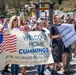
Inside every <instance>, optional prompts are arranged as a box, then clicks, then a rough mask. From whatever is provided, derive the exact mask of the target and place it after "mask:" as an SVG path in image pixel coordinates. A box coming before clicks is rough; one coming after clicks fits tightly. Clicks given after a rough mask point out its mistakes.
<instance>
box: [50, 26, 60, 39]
mask: <svg viewBox="0 0 76 75" xmlns="http://www.w3.org/2000/svg"><path fill="white" fill-rule="evenodd" d="M54 32H55V29H54V26H53V25H52V26H51V28H50V38H51V39H57V38H61V35H60V34H58V35H54Z"/></svg>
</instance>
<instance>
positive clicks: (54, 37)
mask: <svg viewBox="0 0 76 75" xmlns="http://www.w3.org/2000/svg"><path fill="white" fill-rule="evenodd" d="M51 38H52V39H57V38H61V35H55V36H53V35H51Z"/></svg>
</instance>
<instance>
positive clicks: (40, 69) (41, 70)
mask: <svg viewBox="0 0 76 75" xmlns="http://www.w3.org/2000/svg"><path fill="white" fill-rule="evenodd" d="M36 69H37V73H38V75H41V74H44V71H45V65H36Z"/></svg>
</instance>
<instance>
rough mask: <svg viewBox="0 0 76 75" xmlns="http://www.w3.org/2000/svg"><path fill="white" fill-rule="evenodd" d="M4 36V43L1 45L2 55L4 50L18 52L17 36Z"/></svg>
mask: <svg viewBox="0 0 76 75" xmlns="http://www.w3.org/2000/svg"><path fill="white" fill-rule="evenodd" d="M2 35H3V41H2V42H1V43H0V53H2V52H3V50H6V51H10V52H16V50H17V48H16V47H17V38H16V35H10V34H4V33H3V34H2Z"/></svg>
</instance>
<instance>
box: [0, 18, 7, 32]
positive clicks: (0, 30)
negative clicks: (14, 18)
mask: <svg viewBox="0 0 76 75" xmlns="http://www.w3.org/2000/svg"><path fill="white" fill-rule="evenodd" d="M6 21H7V19H4V22H3V24H2V27H1V28H0V32H2V31H3V29H4V26H5V24H6Z"/></svg>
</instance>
